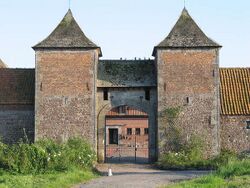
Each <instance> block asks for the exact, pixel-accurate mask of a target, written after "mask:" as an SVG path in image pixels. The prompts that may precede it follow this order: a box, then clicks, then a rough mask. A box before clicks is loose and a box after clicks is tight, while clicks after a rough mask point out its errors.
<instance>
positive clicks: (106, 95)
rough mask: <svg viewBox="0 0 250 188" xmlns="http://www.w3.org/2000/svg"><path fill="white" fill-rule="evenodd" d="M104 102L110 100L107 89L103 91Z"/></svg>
mask: <svg viewBox="0 0 250 188" xmlns="http://www.w3.org/2000/svg"><path fill="white" fill-rule="evenodd" d="M103 100H105V101H107V100H109V94H108V90H107V89H104V90H103Z"/></svg>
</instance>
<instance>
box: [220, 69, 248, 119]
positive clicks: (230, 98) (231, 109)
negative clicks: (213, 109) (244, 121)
mask: <svg viewBox="0 0 250 188" xmlns="http://www.w3.org/2000/svg"><path fill="white" fill-rule="evenodd" d="M220 82H221V87H220V100H221V114H222V115H250V68H221V69H220Z"/></svg>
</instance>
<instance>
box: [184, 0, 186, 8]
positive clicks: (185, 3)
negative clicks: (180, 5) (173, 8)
mask: <svg viewBox="0 0 250 188" xmlns="http://www.w3.org/2000/svg"><path fill="white" fill-rule="evenodd" d="M184 8H186V0H184Z"/></svg>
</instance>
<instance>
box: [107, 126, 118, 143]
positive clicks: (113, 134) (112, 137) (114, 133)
mask: <svg viewBox="0 0 250 188" xmlns="http://www.w3.org/2000/svg"><path fill="white" fill-rule="evenodd" d="M109 144H118V129H109Z"/></svg>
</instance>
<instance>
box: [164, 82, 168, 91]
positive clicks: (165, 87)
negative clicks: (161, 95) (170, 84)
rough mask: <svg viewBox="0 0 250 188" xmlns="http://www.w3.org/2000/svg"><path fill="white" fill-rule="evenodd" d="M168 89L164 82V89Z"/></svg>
mask: <svg viewBox="0 0 250 188" xmlns="http://www.w3.org/2000/svg"><path fill="white" fill-rule="evenodd" d="M166 90H167V84H166V83H164V91H166Z"/></svg>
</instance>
